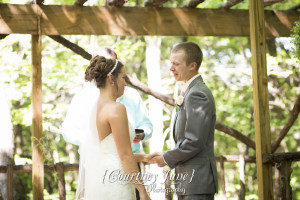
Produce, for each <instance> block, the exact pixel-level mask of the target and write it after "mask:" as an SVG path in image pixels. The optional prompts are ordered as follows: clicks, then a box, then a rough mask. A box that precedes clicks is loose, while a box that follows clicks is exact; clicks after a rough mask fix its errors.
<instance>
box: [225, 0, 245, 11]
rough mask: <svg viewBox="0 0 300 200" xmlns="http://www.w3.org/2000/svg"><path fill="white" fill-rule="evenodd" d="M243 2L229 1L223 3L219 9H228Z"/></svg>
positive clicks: (238, 0)
mask: <svg viewBox="0 0 300 200" xmlns="http://www.w3.org/2000/svg"><path fill="white" fill-rule="evenodd" d="M242 1H244V0H231V1H227V2H226V3H223V4H222V5H220V7H219V8H224V9H229V8H231V7H232V6H234V5H236V4H239V3H241V2H242Z"/></svg>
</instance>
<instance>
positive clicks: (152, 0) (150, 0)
mask: <svg viewBox="0 0 300 200" xmlns="http://www.w3.org/2000/svg"><path fill="white" fill-rule="evenodd" d="M168 1H169V0H146V1H145V3H144V5H145V6H153V7H159V6H161V5H163V4H164V3H166V2H168Z"/></svg>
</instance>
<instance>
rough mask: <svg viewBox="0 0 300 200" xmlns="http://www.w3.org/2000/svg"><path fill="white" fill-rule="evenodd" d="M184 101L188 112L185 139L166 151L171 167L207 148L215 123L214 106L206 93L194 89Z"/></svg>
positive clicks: (165, 156)
mask: <svg viewBox="0 0 300 200" xmlns="http://www.w3.org/2000/svg"><path fill="white" fill-rule="evenodd" d="M184 103H185V112H186V124H185V130H184V133H183V134H184V140H182V141H181V142H180V143H179V144H177V145H176V148H175V149H173V150H170V151H167V152H165V153H164V159H165V162H166V163H167V164H168V165H169V167H170V168H174V167H176V166H177V165H178V164H180V163H183V162H185V161H187V160H189V159H191V158H193V157H194V156H195V155H197V154H198V153H200V152H201V151H202V150H203V149H204V148H205V145H206V144H207V139H208V134H209V130H210V128H211V123H213V122H212V120H211V116H212V112H213V111H212V106H211V103H210V102H209V99H208V97H207V96H206V94H205V93H203V92H201V91H193V92H191V93H190V94H189V95H188V96H186V98H185V102H184ZM177 123H178V122H177ZM177 134H180V133H177Z"/></svg>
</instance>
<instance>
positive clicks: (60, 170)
mask: <svg viewBox="0 0 300 200" xmlns="http://www.w3.org/2000/svg"><path fill="white" fill-rule="evenodd" d="M56 169H57V174H58V193H59V199H60V200H65V199H66V188H65V185H66V183H65V173H64V164H63V163H57V164H56Z"/></svg>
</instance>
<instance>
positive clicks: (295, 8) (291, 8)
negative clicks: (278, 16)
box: [287, 4, 300, 11]
mask: <svg viewBox="0 0 300 200" xmlns="http://www.w3.org/2000/svg"><path fill="white" fill-rule="evenodd" d="M298 9H300V4H298V5H295V6H292V7H290V8H289V9H287V10H288V11H291V10H294V11H296V10H298Z"/></svg>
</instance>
